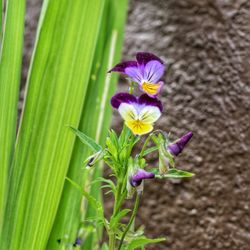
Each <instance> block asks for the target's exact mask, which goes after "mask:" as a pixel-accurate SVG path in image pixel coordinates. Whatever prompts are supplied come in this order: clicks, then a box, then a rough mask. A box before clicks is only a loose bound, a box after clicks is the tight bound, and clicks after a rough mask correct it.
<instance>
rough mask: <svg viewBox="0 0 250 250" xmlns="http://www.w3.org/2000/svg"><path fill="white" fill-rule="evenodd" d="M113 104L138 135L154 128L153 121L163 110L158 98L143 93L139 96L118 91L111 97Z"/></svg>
mask: <svg viewBox="0 0 250 250" xmlns="http://www.w3.org/2000/svg"><path fill="white" fill-rule="evenodd" d="M111 105H112V106H113V108H115V109H118V111H119V113H120V115H121V116H122V118H123V119H124V120H125V124H126V126H127V127H128V128H130V130H131V131H132V132H133V133H134V134H136V135H143V134H147V133H149V132H151V131H152V130H153V123H154V122H155V121H157V120H158V119H159V118H160V116H161V112H162V108H163V107H162V103H161V101H160V100H158V99H157V98H151V97H149V96H147V95H145V94H144V95H141V96H140V97H139V98H138V97H136V96H134V95H131V94H128V93H118V94H116V95H114V96H113V97H112V98H111Z"/></svg>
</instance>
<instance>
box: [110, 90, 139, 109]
mask: <svg viewBox="0 0 250 250" xmlns="http://www.w3.org/2000/svg"><path fill="white" fill-rule="evenodd" d="M123 102H125V103H137V98H136V97H135V96H134V95H131V94H128V93H117V94H116V95H114V96H113V97H112V98H111V101H110V103H111V105H112V107H113V108H115V109H118V108H119V106H120V104H121V103H123Z"/></svg>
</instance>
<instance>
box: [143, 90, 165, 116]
mask: <svg viewBox="0 0 250 250" xmlns="http://www.w3.org/2000/svg"><path fill="white" fill-rule="evenodd" d="M138 103H139V104H146V105H150V106H156V107H158V108H159V109H160V111H161V112H162V110H163V105H162V102H161V101H160V100H159V99H157V98H153V97H150V96H148V95H147V94H143V95H141V96H140V97H139V100H138Z"/></svg>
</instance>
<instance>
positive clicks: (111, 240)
mask: <svg viewBox="0 0 250 250" xmlns="http://www.w3.org/2000/svg"><path fill="white" fill-rule="evenodd" d="M109 250H115V234H114V232H112V233H110V234H109Z"/></svg>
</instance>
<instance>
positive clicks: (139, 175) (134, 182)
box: [130, 169, 155, 187]
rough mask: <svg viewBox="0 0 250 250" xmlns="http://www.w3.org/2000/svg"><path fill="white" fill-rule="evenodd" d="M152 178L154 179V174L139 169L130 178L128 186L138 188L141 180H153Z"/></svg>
mask: <svg viewBox="0 0 250 250" xmlns="http://www.w3.org/2000/svg"><path fill="white" fill-rule="evenodd" d="M154 177H155V174H154V173H151V172H147V171H145V170H143V169H139V170H138V171H137V172H136V174H134V175H132V176H131V177H130V184H131V186H132V187H138V186H139V185H140V184H141V183H142V180H144V179H153V178H154Z"/></svg>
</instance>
